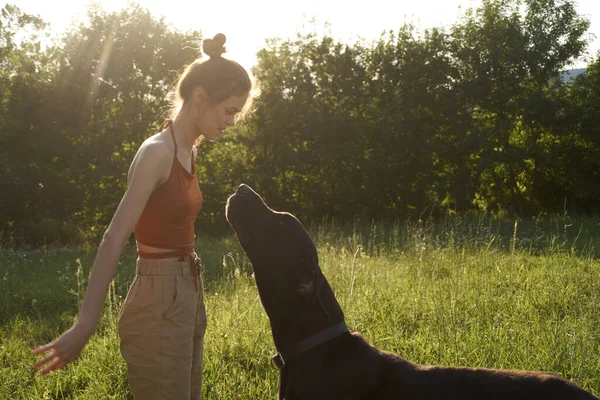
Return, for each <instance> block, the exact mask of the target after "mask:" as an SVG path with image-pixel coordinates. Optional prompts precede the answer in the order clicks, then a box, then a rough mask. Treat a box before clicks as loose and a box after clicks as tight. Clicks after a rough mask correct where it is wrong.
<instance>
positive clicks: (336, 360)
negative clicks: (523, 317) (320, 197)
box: [226, 184, 598, 400]
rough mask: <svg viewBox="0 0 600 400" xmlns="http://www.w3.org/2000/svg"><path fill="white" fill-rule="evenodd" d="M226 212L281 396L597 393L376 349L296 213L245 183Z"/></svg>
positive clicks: (559, 381)
mask: <svg viewBox="0 0 600 400" xmlns="http://www.w3.org/2000/svg"><path fill="white" fill-rule="evenodd" d="M226 216H227V220H228V221H229V223H230V225H231V226H232V227H233V229H234V230H235V233H236V235H237V237H238V239H239V241H240V244H241V245H242V247H243V249H244V251H245V252H246V254H247V255H248V257H249V259H250V261H251V262H252V266H253V268H254V275H255V279H256V285H257V287H258V291H259V294H260V298H261V301H262V304H263V306H264V308H265V310H266V312H267V314H268V316H269V320H270V323H271V330H272V333H273V340H274V342H275V347H277V350H278V351H279V353H277V355H276V356H275V357H273V361H274V362H275V364H276V365H277V366H278V367H279V368H280V370H281V382H280V392H279V399H280V400H283V399H285V400H321V399H322V400H325V399H327V400H332V399H340V400H341V399H344V400H358V399H363V400H384V399H398V400H412V399H414V400H417V399H419V400H420V399H432V400H433V399H455V400H471V399H473V400H475V399H476V400H492V399H503V400H509V399H510V400H525V399H527V400H531V399H540V400H541V399H544V400H550V399H556V400H558V399H561V400H567V399H569V400H576V399H581V400H584V399H586V400H592V399H596V400H598V398H597V397H595V396H592V395H591V394H589V393H587V392H585V391H584V390H582V389H580V388H579V387H577V386H576V385H575V384H573V383H572V382H570V381H568V380H565V379H563V378H561V377H559V376H558V375H555V374H552V373H547V372H528V371H504V370H492V369H473V368H452V367H436V366H423V365H417V364H413V363H411V362H410V361H408V360H406V359H404V358H402V357H400V356H398V355H395V354H392V353H388V352H385V351H381V350H378V349H376V348H374V347H372V346H371V345H369V344H368V343H367V342H366V341H365V340H364V339H363V338H362V337H361V336H360V335H358V334H357V333H354V332H349V331H348V329H347V328H346V325H345V323H344V314H343V312H342V309H341V308H340V305H339V304H338V302H337V300H336V299H335V296H334V294H333V291H332V290H331V287H330V286H329V283H328V282H327V279H326V278H325V276H323V274H322V272H321V269H320V268H319V261H318V256H317V250H316V248H315V245H314V243H313V241H312V240H311V239H310V237H309V235H308V233H307V232H306V230H305V229H304V227H303V226H302V224H301V223H300V222H299V221H298V220H297V219H296V218H295V217H294V216H293V215H291V214H289V213H282V212H276V211H273V210H271V209H270V208H269V207H267V205H266V204H265V203H264V202H263V200H262V198H261V197H260V196H259V195H258V194H257V193H256V192H254V191H253V190H252V189H250V188H249V187H248V186H246V185H244V184H242V185H240V187H239V188H238V189H237V191H236V193H235V194H233V195H232V196H231V197H229V199H228V200H227V207H226Z"/></svg>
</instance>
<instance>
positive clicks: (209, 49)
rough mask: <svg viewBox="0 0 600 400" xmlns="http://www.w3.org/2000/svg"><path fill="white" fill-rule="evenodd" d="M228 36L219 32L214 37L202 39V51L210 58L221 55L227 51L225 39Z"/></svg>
mask: <svg viewBox="0 0 600 400" xmlns="http://www.w3.org/2000/svg"><path fill="white" fill-rule="evenodd" d="M226 40H227V38H226V37H225V35H223V34H222V33H217V34H216V35H215V36H214V37H213V38H212V39H210V38H208V39H204V40H203V41H202V51H204V54H206V55H207V56H209V57H210V58H214V57H221V54H223V53H225V51H226V49H225V41H226Z"/></svg>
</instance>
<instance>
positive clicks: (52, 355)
mask: <svg viewBox="0 0 600 400" xmlns="http://www.w3.org/2000/svg"><path fill="white" fill-rule="evenodd" d="M57 357H58V355H57V354H56V351H52V352H51V353H50V354H48V355H47V356H46V357H44V358H42V359H41V360H39V361H38V362H36V363H35V364H34V366H35V367H36V368H39V367H41V366H42V365H44V364H46V363H47V362H48V361H50V360H53V359H55V358H57Z"/></svg>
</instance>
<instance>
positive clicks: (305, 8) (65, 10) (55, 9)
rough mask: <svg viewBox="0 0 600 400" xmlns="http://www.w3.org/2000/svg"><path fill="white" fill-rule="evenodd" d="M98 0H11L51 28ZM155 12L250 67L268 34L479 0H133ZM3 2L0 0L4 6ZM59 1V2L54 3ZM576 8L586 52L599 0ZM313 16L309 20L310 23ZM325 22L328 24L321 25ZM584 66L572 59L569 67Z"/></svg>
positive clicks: (599, 35)
mask: <svg viewBox="0 0 600 400" xmlns="http://www.w3.org/2000/svg"><path fill="white" fill-rule="evenodd" d="M94 2H98V0H61V1H60V2H58V3H57V2H54V1H48V0H10V1H8V3H10V4H14V5H16V6H17V7H19V8H20V9H21V10H22V11H24V12H26V13H28V14H35V15H39V16H40V17H41V18H42V19H43V20H45V21H46V22H48V23H50V26H51V28H52V30H53V32H55V33H59V32H61V31H62V30H64V29H65V28H66V27H67V26H68V25H69V24H70V23H72V22H73V21H74V20H77V19H80V18H83V17H85V13H86V9H87V7H88V6H89V5H90V4H92V3H94ZM129 2H130V0H102V1H101V4H102V8H104V9H105V10H107V11H117V10H120V9H122V8H124V7H126V6H127V5H128V4H129ZM136 2H137V3H139V4H141V5H142V6H144V7H145V8H147V9H148V10H150V12H152V13H153V14H154V15H156V16H157V17H160V16H164V17H165V20H166V21H167V22H168V23H171V24H173V25H174V26H175V27H177V28H178V29H180V30H182V31H185V30H191V29H196V30H201V31H202V33H203V35H204V36H205V37H210V36H213V35H214V34H216V33H219V32H221V33H224V34H225V35H226V36H227V45H226V46H227V48H228V53H227V56H228V57H230V58H232V59H234V60H236V61H238V62H239V63H240V64H242V65H243V66H244V67H247V68H250V67H252V66H253V65H254V64H255V62H256V58H255V54H256V52H257V51H258V50H260V49H261V48H263V47H264V44H265V39H266V38H269V37H281V38H286V37H293V36H294V35H295V33H296V32H303V31H311V32H312V31H315V30H317V32H325V29H327V32H328V33H330V34H331V35H332V36H333V37H334V38H336V39H338V40H341V41H344V42H354V41H356V40H357V39H362V40H366V41H371V40H375V39H377V38H378V37H379V35H380V34H381V33H382V32H383V31H384V30H388V29H392V30H397V29H398V28H399V27H400V26H402V25H403V24H404V23H405V22H410V23H412V24H413V25H415V26H417V27H418V28H420V29H425V28H431V27H449V26H451V25H452V24H453V23H455V22H456V21H458V19H459V18H460V16H461V15H462V14H463V13H464V11H465V10H466V9H468V8H470V7H477V6H479V5H480V4H481V0H420V1H419V0H417V1H415V0H410V1H407V0H366V1H361V2H360V3H353V2H351V1H349V0H297V1H287V0H243V1H241V0H226V1H216V0H212V1H202V0H194V1H190V0H169V1H165V0H137V1H136ZM6 3H7V2H6V1H4V0H0V5H1V6H2V7H3V6H4V5H5V4H6ZM57 4H60V6H57ZM575 4H576V8H577V12H578V13H579V14H580V15H583V16H585V17H587V18H588V19H589V20H590V21H591V26H590V29H589V32H590V33H591V34H593V35H595V36H596V38H594V39H592V43H591V44H590V46H589V49H588V51H589V53H590V56H591V57H593V56H594V55H595V54H596V53H597V52H598V51H599V50H600V0H576V3H575ZM311 20H314V25H313V24H312V23H311ZM325 27H327V28H325ZM583 66H585V60H577V61H576V62H575V64H574V65H573V67H575V68H580V67H583Z"/></svg>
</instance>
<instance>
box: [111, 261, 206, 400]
mask: <svg viewBox="0 0 600 400" xmlns="http://www.w3.org/2000/svg"><path fill="white" fill-rule="evenodd" d="M194 279H195V278H194V276H193V272H192V269H191V268H190V263H189V261H188V259H187V258H185V259H184V261H174V260H172V259H171V260H168V259H167V260H149V259H144V258H138V260H137V267H136V276H135V279H134V280H133V283H132V284H131V287H130V288H129V293H128V294H127V298H126V299H125V303H124V304H123V308H122V309H121V313H120V315H119V336H120V340H121V354H122V355H123V358H124V359H125V361H126V362H127V373H128V378H129V385H130V386H131V390H132V392H133V397H134V399H136V400H155V399H156V400H159V399H160V400H167V399H169V400H184V399H185V400H188V399H193V400H201V399H202V353H203V350H204V332H205V331H206V308H205V306H204V290H203V285H202V280H201V279H200V278H198V279H199V282H198V291H196V284H195V280H194Z"/></svg>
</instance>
